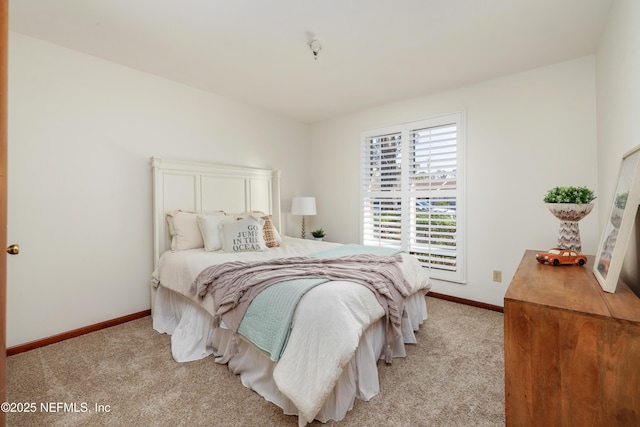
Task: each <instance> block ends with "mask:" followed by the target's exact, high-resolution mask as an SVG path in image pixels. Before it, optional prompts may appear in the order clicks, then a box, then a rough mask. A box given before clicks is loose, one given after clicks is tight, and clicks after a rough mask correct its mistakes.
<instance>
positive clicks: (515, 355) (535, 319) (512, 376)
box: [504, 250, 640, 427]
mask: <svg viewBox="0 0 640 427" xmlns="http://www.w3.org/2000/svg"><path fill="white" fill-rule="evenodd" d="M535 254H536V251H533V250H527V251H526V252H525V254H524V256H523V258H522V262H521V263H520V266H519V267H518V270H517V271H516V274H515V275H514V277H513V281H512V282H511V284H510V285H509V289H508V290H507V293H506V294H505V297H504V361H505V403H506V405H505V409H506V421H507V425H508V426H545V427H548V426H568V427H573V426H607V427H611V426H640V298H638V297H637V296H636V295H635V294H634V293H633V292H631V290H630V289H629V288H628V287H627V286H626V285H624V284H619V285H618V288H617V290H616V293H614V294H610V293H606V292H604V291H602V288H601V287H600V285H599V284H598V281H597V280H596V278H595V276H594V275H593V273H592V271H591V270H592V268H593V262H594V259H593V258H594V257H591V256H590V257H588V258H589V261H588V263H587V264H586V265H585V266H584V267H579V266H573V265H567V266H557V267H553V266H550V265H546V264H545V265H542V264H538V263H537V262H536V259H535Z"/></svg>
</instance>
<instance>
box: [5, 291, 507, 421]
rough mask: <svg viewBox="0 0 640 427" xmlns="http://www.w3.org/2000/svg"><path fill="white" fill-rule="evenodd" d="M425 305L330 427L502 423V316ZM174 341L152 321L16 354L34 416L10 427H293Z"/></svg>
mask: <svg viewBox="0 0 640 427" xmlns="http://www.w3.org/2000/svg"><path fill="white" fill-rule="evenodd" d="M427 307H428V311H429V319H428V320H427V321H426V322H425V324H424V325H422V327H421V329H420V331H419V332H418V334H417V337H418V344H416V345H407V357H406V358H403V359H394V362H393V364H392V365H385V364H384V363H379V365H378V367H379V372H380V386H381V392H380V394H379V395H377V396H375V397H374V398H373V399H371V400H370V401H369V402H363V401H356V404H355V406H354V408H353V410H352V411H350V412H349V413H348V414H347V416H346V418H345V419H344V420H343V421H341V422H339V423H337V422H329V423H327V424H325V425H327V426H333V425H340V426H382V425H384V426H438V427H439V426H465V427H466V426H502V425H504V363H503V361H504V358H503V342H504V339H503V315H502V314H501V313H496V312H493V311H488V310H484V309H480V308H474V307H469V306H465V305H460V304H456V303H452V302H448V301H443V300H439V299H434V298H430V297H428V298H427ZM169 345H170V337H169V336H167V335H161V334H158V333H157V332H155V331H154V330H153V329H152V328H151V319H150V318H149V317H147V318H143V319H139V320H136V321H133V322H129V323H126V324H123V325H119V326H115V327H112V328H108V329H104V330H101V331H98V332H94V333H91V334H88V335H84V336H82V337H78V338H73V339H70V340H67V341H63V342H60V343H57V344H53V345H50V346H47V347H43V348H40V349H36V350H32V351H29V352H26V353H21V354H18V355H15V356H11V357H9V358H8V359H7V375H8V379H7V397H8V399H7V400H8V401H9V402H15V403H16V404H18V403H22V404H23V406H24V404H29V403H35V404H36V405H35V406H36V407H35V409H36V411H35V412H33V413H9V414H7V425H9V426H133V425H135V426H292V427H295V426H297V418H296V417H293V416H287V415H284V414H283V413H282V410H281V409H280V408H278V407H277V406H275V405H274V404H272V403H269V402H267V401H266V400H264V399H263V398H262V397H260V396H259V395H258V394H257V393H255V392H253V391H251V390H249V389H247V388H245V387H244V386H242V384H241V382H240V378H239V377H237V376H235V375H233V374H232V373H230V372H229V370H228V369H227V367H226V366H223V365H218V364H216V363H214V361H213V359H212V358H207V359H204V360H199V361H196V362H190V363H182V364H179V363H176V362H175V361H174V360H173V359H172V357H171V352H170V349H169ZM65 403H66V404H67V407H66V408H65V406H64V404H65ZM73 403H75V408H74V407H73V405H72V404H73ZM41 404H45V405H48V408H49V410H50V411H51V409H56V410H59V411H60V412H45V411H42V408H41ZM83 404H84V405H83ZM85 405H86V406H85ZM96 405H103V406H102V408H103V409H104V410H105V411H103V412H100V411H98V412H96ZM107 405H108V406H107ZM28 407H29V406H28V405H27V408H28ZM74 409H75V411H77V412H73V410H74ZM85 409H86V410H87V411H86V412H84V410H85ZM70 411H71V412H70ZM312 425H313V426H322V425H323V424H321V423H319V422H314V423H313V424H312Z"/></svg>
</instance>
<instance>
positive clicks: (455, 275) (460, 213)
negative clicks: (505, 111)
mask: <svg viewBox="0 0 640 427" xmlns="http://www.w3.org/2000/svg"><path fill="white" fill-rule="evenodd" d="M452 124H454V125H455V126H456V148H455V154H456V166H455V168H456V186H455V187H456V188H455V189H453V190H450V191H448V193H450V194H455V210H456V213H455V218H456V225H455V227H456V229H455V233H454V236H455V237H454V239H455V247H456V249H455V271H446V270H444V269H440V268H435V267H433V266H429V265H428V264H425V263H422V262H421V263H422V265H423V267H424V268H426V269H427V270H428V272H429V276H430V277H431V278H432V279H437V280H443V281H447V282H454V283H460V284H464V283H466V275H467V265H466V229H467V227H466V214H465V212H466V211H465V206H466V112H465V111H459V112H456V113H450V114H443V115H438V116H432V117H428V118H424V119H420V120H412V121H407V122H403V123H400V124H395V125H389V126H383V127H377V128H372V129H368V130H364V131H361V132H360V170H359V173H360V178H359V181H360V197H359V206H360V214H359V239H360V243H361V244H364V242H365V226H366V225H367V224H366V221H365V211H366V208H367V206H366V205H367V203H366V202H367V200H368V199H370V198H371V197H374V198H376V197H377V198H386V197H388V198H391V199H395V200H398V199H399V200H400V206H401V208H400V216H399V217H400V222H401V231H400V234H399V237H400V244H399V246H400V247H399V249H401V250H402V251H405V252H408V251H409V248H410V247H411V244H412V241H414V242H415V239H416V237H415V236H416V234H415V233H416V230H417V229H418V228H417V227H416V225H417V217H415V215H416V214H415V207H414V206H412V205H414V204H415V203H412V202H411V201H412V200H413V201H414V202H415V200H416V198H421V197H423V196H420V194H424V190H422V191H418V190H417V189H415V188H414V189H411V186H410V177H409V176H410V175H411V173H412V171H413V169H412V166H411V165H410V161H411V155H410V153H411V150H410V148H411V146H412V138H411V135H412V134H415V131H416V130H421V129H427V128H437V127H439V126H443V125H452ZM398 133H399V134H400V135H401V136H400V152H401V154H400V159H401V160H400V165H401V166H400V173H401V178H400V184H399V188H398V183H397V182H396V185H395V187H394V188H392V189H391V190H389V191H385V190H382V189H380V188H378V189H377V190H373V191H368V190H367V186H366V185H365V180H366V179H367V177H370V176H371V175H369V174H368V173H366V172H365V168H366V167H367V166H368V165H369V158H368V156H370V152H371V151H370V150H371V144H370V141H371V139H374V138H376V137H378V138H380V137H383V136H387V135H393V134H398ZM380 182H382V179H381V180H380ZM380 186H382V184H380ZM414 187H415V186H414ZM419 193H420V194H419ZM431 194H433V193H431ZM430 197H431V198H433V196H432V195H431V196H430ZM449 198H451V196H449ZM374 204H375V201H374ZM369 205H371V203H369ZM369 209H371V208H370V207H369ZM412 209H413V212H412ZM368 212H369V214H370V212H371V211H368ZM412 215H413V217H412ZM412 221H413V223H414V224H413V226H412ZM392 237H395V236H392ZM368 244H370V243H368ZM394 247H395V246H394Z"/></svg>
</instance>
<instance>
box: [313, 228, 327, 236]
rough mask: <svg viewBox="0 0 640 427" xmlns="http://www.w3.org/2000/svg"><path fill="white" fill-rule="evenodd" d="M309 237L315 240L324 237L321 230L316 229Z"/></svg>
mask: <svg viewBox="0 0 640 427" xmlns="http://www.w3.org/2000/svg"><path fill="white" fill-rule="evenodd" d="M311 235H312V236H313V237H316V238H319V237H324V230H323V229H322V228H318V229H317V230H313V231H312V232H311Z"/></svg>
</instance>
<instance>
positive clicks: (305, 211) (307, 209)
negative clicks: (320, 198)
mask: <svg viewBox="0 0 640 427" xmlns="http://www.w3.org/2000/svg"><path fill="white" fill-rule="evenodd" d="M291 214H292V215H315V214H316V198H315V197H294V198H293V200H292V201H291Z"/></svg>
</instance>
